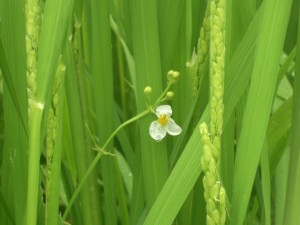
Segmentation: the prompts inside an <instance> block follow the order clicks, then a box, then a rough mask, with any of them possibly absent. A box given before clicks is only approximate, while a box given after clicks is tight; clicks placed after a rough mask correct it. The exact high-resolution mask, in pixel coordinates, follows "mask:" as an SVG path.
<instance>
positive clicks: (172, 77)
mask: <svg viewBox="0 0 300 225" xmlns="http://www.w3.org/2000/svg"><path fill="white" fill-rule="evenodd" d="M167 77H168V80H169V81H170V82H171V83H175V82H177V81H178V79H179V77H180V73H179V72H178V71H174V70H170V71H169V72H168V74H167Z"/></svg>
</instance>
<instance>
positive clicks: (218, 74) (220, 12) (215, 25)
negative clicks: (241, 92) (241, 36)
mask: <svg viewBox="0 0 300 225" xmlns="http://www.w3.org/2000/svg"><path fill="white" fill-rule="evenodd" d="M210 13H211V16H210V24H211V32H210V55H209V56H210V71H209V72H210V96H211V103H210V110H211V112H210V113H211V118H210V119H211V120H210V135H211V142H212V144H213V145H214V146H215V148H216V150H217V151H215V152H214V153H213V154H214V157H215V158H216V163H217V164H218V161H219V157H220V148H221V134H222V127H223V112H224V104H223V95H224V64H225V0H219V1H211V2H210Z"/></svg>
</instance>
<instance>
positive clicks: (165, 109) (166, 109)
mask: <svg viewBox="0 0 300 225" xmlns="http://www.w3.org/2000/svg"><path fill="white" fill-rule="evenodd" d="M160 115H167V117H168V118H169V117H170V116H171V115H172V108H171V106H169V105H160V106H158V107H157V108H156V116H157V117H159V116H160Z"/></svg>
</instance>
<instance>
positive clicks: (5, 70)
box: [0, 38, 28, 136]
mask: <svg viewBox="0 0 300 225" xmlns="http://www.w3.org/2000/svg"><path fill="white" fill-rule="evenodd" d="M0 68H1V70H2V74H3V77H4V80H5V82H6V85H7V87H8V89H9V92H8V93H9V94H10V95H11V98H12V100H13V103H14V104H15V107H16V110H17V112H18V114H19V117H20V118H21V122H22V125H23V129H24V130H25V131H26V135H27V136H28V126H27V125H26V123H25V117H26V116H25V115H26V113H25V111H24V107H23V108H21V106H20V100H19V99H18V96H17V93H16V88H15V85H14V83H13V80H12V75H11V71H10V69H9V66H8V64H7V60H6V56H5V54H4V49H3V45H2V38H0Z"/></svg>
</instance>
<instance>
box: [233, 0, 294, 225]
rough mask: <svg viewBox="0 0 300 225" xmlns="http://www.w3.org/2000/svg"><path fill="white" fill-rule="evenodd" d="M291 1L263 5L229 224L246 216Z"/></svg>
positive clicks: (236, 166)
mask: <svg viewBox="0 0 300 225" xmlns="http://www.w3.org/2000/svg"><path fill="white" fill-rule="evenodd" d="M291 3H292V1H290V0H289V1H285V2H282V1H272V0H266V1H265V4H264V8H263V9H264V14H263V16H262V24H261V29H260V33H259V36H258V44H257V51H256V57H255V63H254V69H253V73H252V79H251V85H250V89H249V93H248V99H247V103H246V108H245V114H244V118H243V127H242V130H241V135H240V141H239V143H238V150H237V155H236V164H235V173H234V181H233V197H232V208H231V210H230V211H231V220H230V224H242V223H243V221H244V218H245V215H246V210H247V206H248V201H249V197H250V192H251V188H252V184H253V181H254V176H255V172H256V169H257V165H258V160H259V157H260V153H261V149H262V145H263V141H264V137H265V132H266V128H267V122H268V117H269V113H270V110H271V106H272V100H273V95H274V91H275V86H276V77H274V74H276V70H277V69H278V63H279V57H280V54H281V51H282V47H283V42H284V37H285V31H286V28H287V23H288V18H289V13H290V9H291ZM274 37H276V38H274ZM262 74H263V76H262ZM258 121H260V122H259V123H258ZM249 159H251V160H249Z"/></svg>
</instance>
